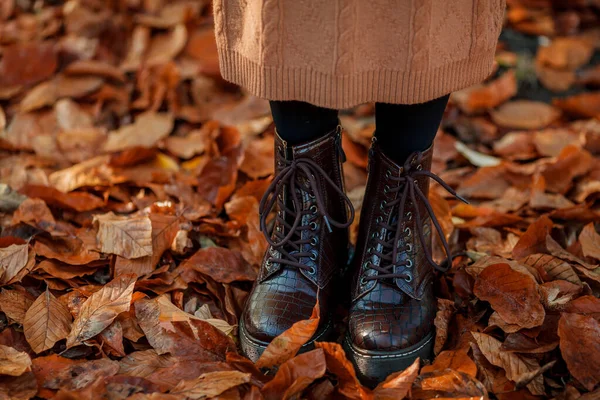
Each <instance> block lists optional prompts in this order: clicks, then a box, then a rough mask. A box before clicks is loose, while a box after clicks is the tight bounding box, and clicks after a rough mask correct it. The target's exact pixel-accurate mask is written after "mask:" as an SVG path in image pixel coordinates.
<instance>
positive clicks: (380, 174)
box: [345, 142, 457, 383]
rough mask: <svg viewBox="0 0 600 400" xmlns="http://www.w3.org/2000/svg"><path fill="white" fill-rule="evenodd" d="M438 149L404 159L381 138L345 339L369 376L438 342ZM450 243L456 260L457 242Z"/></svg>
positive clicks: (372, 160) (372, 158)
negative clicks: (434, 248)
mask: <svg viewBox="0 0 600 400" xmlns="http://www.w3.org/2000/svg"><path fill="white" fill-rule="evenodd" d="M432 155H433V148H429V149H428V150H426V151H424V152H420V153H414V154H412V155H411V156H410V157H409V158H408V159H407V160H406V162H405V163H404V164H402V165H398V164H396V163H394V162H393V161H392V160H391V159H389V158H388V157H386V156H385V155H384V154H383V152H382V151H381V149H380V148H379V147H378V146H377V144H376V142H374V144H373V146H372V148H371V150H370V153H369V179H368V182H367V188H366V193H365V197H364V199H365V200H364V203H363V208H362V213H361V223H360V231H359V235H358V241H357V248H356V254H355V259H354V262H353V268H354V272H355V277H354V284H353V288H352V296H353V299H352V304H351V308H350V315H349V326H348V333H347V337H346V342H345V346H346V349H347V350H348V352H349V356H350V358H351V359H352V360H353V361H354V363H355V365H356V366H357V370H358V372H359V374H360V375H361V377H362V378H363V379H364V380H365V381H366V382H372V383H376V382H377V381H379V380H380V379H383V378H385V376H387V374H389V373H391V372H394V371H397V370H400V369H402V368H404V367H405V366H408V365H410V363H411V362H412V361H413V360H414V359H415V358H416V357H419V356H420V357H421V358H428V357H429V356H430V355H431V354H429V353H430V352H431V349H432V348H433V337H434V335H433V328H434V326H433V320H434V318H435V312H436V301H435V297H434V295H433V286H432V276H433V271H434V270H440V271H444V270H445V267H442V266H441V265H438V264H437V263H435V262H434V260H433V258H432V256H431V232H432V227H434V228H435V229H436V230H437V231H438V233H440V236H441V237H442V239H443V238H444V236H443V232H442V229H441V227H440V224H439V223H438V221H437V219H436V218H435V214H434V213H433V210H432V208H431V205H430V204H429V201H428V193H429V184H430V181H431V180H432V179H433V180H435V181H437V182H438V183H439V184H440V185H442V187H444V188H445V189H446V190H448V191H449V192H450V193H451V194H453V195H455V196H457V195H456V193H455V192H454V190H452V188H450V187H449V186H448V185H447V184H446V183H444V182H443V181H442V180H441V179H440V178H439V177H438V176H436V175H435V174H433V173H432V172H431V171H430V169H431V161H432ZM443 243H444V248H445V250H446V254H447V256H448V260H447V261H446V264H447V265H451V258H450V257H451V256H450V249H449V247H448V244H447V243H446V241H445V240H443Z"/></svg>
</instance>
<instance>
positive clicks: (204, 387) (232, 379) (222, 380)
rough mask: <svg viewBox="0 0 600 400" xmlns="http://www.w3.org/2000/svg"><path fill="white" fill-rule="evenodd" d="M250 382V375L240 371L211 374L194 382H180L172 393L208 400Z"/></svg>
mask: <svg viewBox="0 0 600 400" xmlns="http://www.w3.org/2000/svg"><path fill="white" fill-rule="evenodd" d="M248 382H250V374H245V373H243V372H240V371H218V372H209V373H206V374H202V375H200V376H199V377H198V378H196V379H194V380H191V381H181V382H179V384H178V385H177V386H175V387H174V388H173V389H172V390H171V391H170V393H171V394H177V395H180V396H184V397H185V398H186V399H206V398H213V397H215V396H218V395H220V394H222V393H223V392H225V391H227V390H229V389H231V388H234V387H236V386H239V385H243V384H244V383H248Z"/></svg>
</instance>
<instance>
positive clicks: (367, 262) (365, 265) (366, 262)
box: [362, 261, 371, 270]
mask: <svg viewBox="0 0 600 400" xmlns="http://www.w3.org/2000/svg"><path fill="white" fill-rule="evenodd" d="M369 264H371V262H370V261H365V262H364V263H363V266H362V267H363V270H366V269H368V268H369Z"/></svg>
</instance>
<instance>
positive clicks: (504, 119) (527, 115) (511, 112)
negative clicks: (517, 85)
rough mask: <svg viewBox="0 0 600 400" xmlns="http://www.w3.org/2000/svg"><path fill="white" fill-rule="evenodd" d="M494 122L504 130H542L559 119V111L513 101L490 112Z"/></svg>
mask: <svg viewBox="0 0 600 400" xmlns="http://www.w3.org/2000/svg"><path fill="white" fill-rule="evenodd" d="M490 114H491V116H492V119H493V120H494V122H495V123H496V124H498V125H500V126H502V127H505V128H512V129H542V128H545V127H547V126H548V125H550V124H551V123H552V122H554V121H555V120H556V119H558V118H559V117H560V110H558V109H556V108H554V107H552V106H550V105H548V104H546V103H541V102H535V101H529V100H515V101H511V102H509V103H506V104H504V105H502V106H500V107H498V109H496V110H492V111H490Z"/></svg>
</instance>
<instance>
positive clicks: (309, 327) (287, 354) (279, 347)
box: [256, 300, 320, 368]
mask: <svg viewBox="0 0 600 400" xmlns="http://www.w3.org/2000/svg"><path fill="white" fill-rule="evenodd" d="M319 321H320V310H319V301H318V300H317V304H315V306H314V308H313V311H312V314H311V316H310V318H309V319H306V320H303V321H298V322H296V323H295V324H294V325H292V327H291V328H289V329H288V330H286V331H285V332H283V333H282V334H281V335H279V336H277V337H276V338H275V339H273V340H272V341H271V343H269V345H268V346H267V348H266V349H265V351H264V352H263V353H262V355H261V356H260V358H259V359H258V361H256V366H257V367H258V368H270V367H274V366H277V365H281V364H283V363H284V362H286V361H288V360H289V359H290V358H292V357H294V356H295V355H296V353H298V351H299V350H300V348H301V347H302V346H304V345H305V344H306V343H307V342H308V341H309V340H310V339H311V338H312V337H313V336H314V334H315V333H316V332H317V328H318V327H319Z"/></svg>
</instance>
